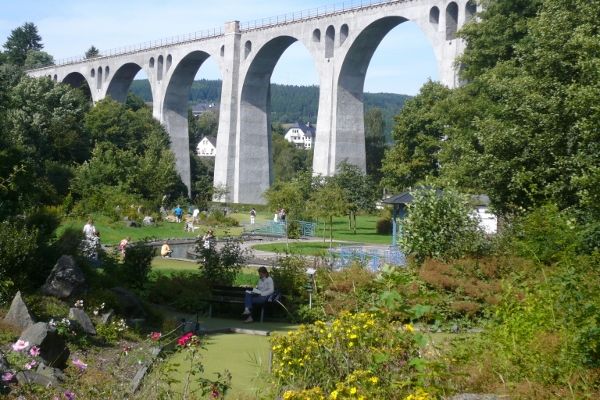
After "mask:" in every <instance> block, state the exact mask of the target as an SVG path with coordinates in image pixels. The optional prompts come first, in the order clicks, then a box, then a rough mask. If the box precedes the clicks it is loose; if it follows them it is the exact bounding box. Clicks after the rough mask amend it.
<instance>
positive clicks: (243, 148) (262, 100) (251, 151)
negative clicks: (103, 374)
mask: <svg viewBox="0 0 600 400" xmlns="http://www.w3.org/2000/svg"><path fill="white" fill-rule="evenodd" d="M310 35H311V37H312V39H310V40H314V32H311V33H310ZM297 41H299V42H300V43H302V44H303V45H304V46H305V47H306V45H305V44H304V42H302V41H301V40H298V38H296V37H294V36H291V35H281V36H277V37H275V38H272V39H270V40H268V41H267V42H265V43H264V44H262V45H261V46H260V48H258V49H257V50H255V51H253V52H252V53H251V54H250V56H249V57H248V59H249V61H250V63H249V65H248V68H247V70H246V73H245V74H244V75H243V79H242V80H241V82H243V83H242V84H241V94H240V109H239V138H240V140H239V143H240V144H239V152H238V158H237V160H236V168H235V171H236V172H235V177H234V180H235V182H236V184H235V185H234V193H233V198H234V199H237V201H239V202H243V203H253V204H257V203H263V202H264V199H263V198H262V197H261V196H262V193H263V192H264V191H265V190H267V189H268V188H269V186H270V185H271V183H272V182H273V158H272V145H271V93H270V88H271V76H272V74H273V71H274V69H275V66H276V65H277V63H278V62H279V60H280V58H281V56H282V55H283V53H284V52H285V51H286V50H287V49H288V48H289V47H290V46H291V45H292V44H294V43H295V42H297ZM307 50H309V49H307ZM309 53H310V50H309ZM310 54H312V53H310ZM250 57H252V58H251V59H250Z"/></svg>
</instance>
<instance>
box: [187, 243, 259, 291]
mask: <svg viewBox="0 0 600 400" xmlns="http://www.w3.org/2000/svg"><path fill="white" fill-rule="evenodd" d="M196 253H198V254H199V255H200V256H199V259H198V263H199V264H200V274H201V275H202V277H203V278H204V279H205V280H206V282H209V284H211V285H225V286H231V285H233V282H234V281H235V277H236V275H237V273H238V272H239V271H240V269H241V268H242V265H243V264H244V262H245V261H246V258H247V257H248V255H249V254H250V250H249V249H243V248H242V246H241V245H240V242H239V241H238V240H235V239H232V238H228V239H227V240H226V241H225V244H224V245H223V246H222V247H221V250H217V249H216V248H215V246H210V247H209V248H205V247H204V240H202V238H201V237H198V239H197V240H196Z"/></svg>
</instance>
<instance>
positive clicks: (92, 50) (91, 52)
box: [85, 45, 100, 59]
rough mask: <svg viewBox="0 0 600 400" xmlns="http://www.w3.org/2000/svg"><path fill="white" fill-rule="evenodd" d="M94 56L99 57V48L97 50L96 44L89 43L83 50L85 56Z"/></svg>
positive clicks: (88, 57) (87, 57)
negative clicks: (85, 49) (88, 46)
mask: <svg viewBox="0 0 600 400" xmlns="http://www.w3.org/2000/svg"><path fill="white" fill-rule="evenodd" d="M96 57H100V50H98V48H97V47H96V46H94V45H91V46H90V48H89V49H87V51H86V52H85V58H86V59H90V58H96Z"/></svg>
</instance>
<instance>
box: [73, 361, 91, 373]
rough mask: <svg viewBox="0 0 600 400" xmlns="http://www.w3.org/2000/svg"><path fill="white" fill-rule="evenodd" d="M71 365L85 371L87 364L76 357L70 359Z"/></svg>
mask: <svg viewBox="0 0 600 400" xmlns="http://www.w3.org/2000/svg"><path fill="white" fill-rule="evenodd" d="M72 363H73V365H74V366H76V367H77V368H79V370H80V371H85V369H86V368H87V364H86V363H84V362H83V361H81V360H80V359H79V358H76V359H74V360H73V361H72Z"/></svg>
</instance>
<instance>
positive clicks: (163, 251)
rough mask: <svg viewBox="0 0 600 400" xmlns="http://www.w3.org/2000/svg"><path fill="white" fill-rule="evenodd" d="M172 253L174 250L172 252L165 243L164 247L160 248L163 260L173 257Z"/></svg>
mask: <svg viewBox="0 0 600 400" xmlns="http://www.w3.org/2000/svg"><path fill="white" fill-rule="evenodd" d="M171 253H173V250H171V247H170V246H169V243H167V242H164V243H163V245H162V247H161V248H160V255H161V256H162V257H163V258H168V257H171Z"/></svg>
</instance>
